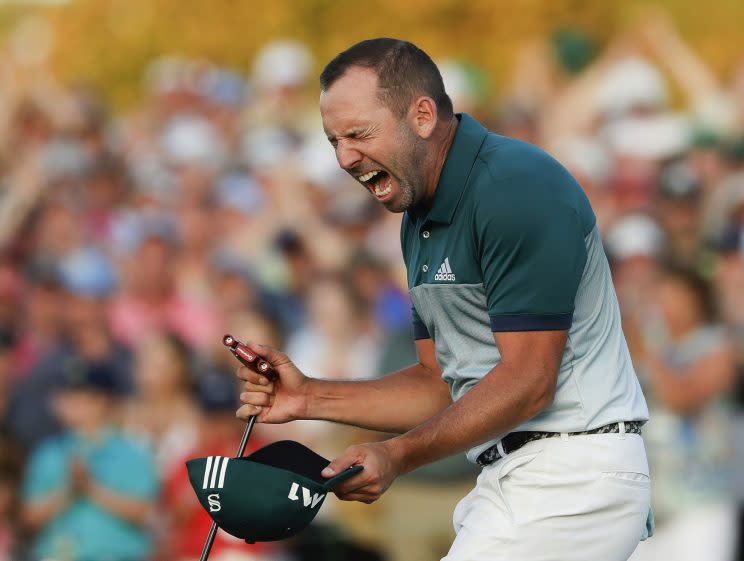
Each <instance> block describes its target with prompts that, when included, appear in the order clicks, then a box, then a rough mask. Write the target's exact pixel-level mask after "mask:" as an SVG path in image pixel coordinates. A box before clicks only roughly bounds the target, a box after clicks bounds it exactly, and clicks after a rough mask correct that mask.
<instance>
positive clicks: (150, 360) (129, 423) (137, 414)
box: [123, 333, 199, 474]
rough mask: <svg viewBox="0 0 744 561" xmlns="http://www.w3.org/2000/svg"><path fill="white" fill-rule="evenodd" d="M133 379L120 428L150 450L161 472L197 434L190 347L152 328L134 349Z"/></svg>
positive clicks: (193, 440)
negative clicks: (132, 391)
mask: <svg viewBox="0 0 744 561" xmlns="http://www.w3.org/2000/svg"><path fill="white" fill-rule="evenodd" d="M133 378H134V388H135V389H134V393H133V394H132V396H131V397H130V399H129V400H128V402H127V404H126V406H125V408H124V416H123V429H124V430H125V431H126V432H127V433H129V434H130V435H131V436H132V437H133V438H136V439H137V440H139V441H140V442H141V443H142V444H143V445H145V446H147V447H148V448H149V449H150V450H151V451H152V453H153V454H154V455H155V460H156V464H157V466H158V473H159V474H163V473H166V472H167V471H169V470H170V468H171V466H172V464H173V462H174V461H176V460H177V458H180V457H181V456H182V455H183V454H184V451H185V450H190V449H191V448H192V447H193V445H194V442H195V441H196V438H197V426H198V422H199V416H198V411H197V408H196V404H195V402H194V397H193V389H194V383H195V380H194V375H193V372H192V362H191V352H190V350H189V348H188V347H187V346H186V345H185V344H184V343H183V342H182V341H181V340H180V339H178V337H176V336H174V335H167V334H157V333H154V334H153V335H151V336H150V337H148V338H147V339H146V340H145V341H143V342H142V343H141V344H140V346H139V348H138V349H137V352H136V355H135V361H134V376H133Z"/></svg>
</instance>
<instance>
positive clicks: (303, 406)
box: [236, 342, 310, 423]
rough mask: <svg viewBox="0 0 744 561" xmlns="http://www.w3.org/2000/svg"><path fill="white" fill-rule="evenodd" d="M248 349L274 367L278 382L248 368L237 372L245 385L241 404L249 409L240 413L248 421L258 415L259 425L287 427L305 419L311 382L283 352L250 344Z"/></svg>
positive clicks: (245, 408) (241, 395) (242, 407)
mask: <svg viewBox="0 0 744 561" xmlns="http://www.w3.org/2000/svg"><path fill="white" fill-rule="evenodd" d="M246 346H248V348H250V349H251V350H252V351H253V352H254V353H256V354H257V355H258V356H260V357H261V358H263V359H264V360H266V361H268V362H269V364H271V366H273V367H274V370H275V372H276V375H277V376H276V379H274V380H270V379H268V378H267V377H266V376H264V375H263V374H259V373H257V372H255V371H254V370H251V369H250V368H248V367H246V366H241V367H239V368H238V369H237V376H238V378H240V379H241V380H244V381H245V384H244V391H243V393H241V394H240V401H241V402H243V403H244V404H245V405H243V406H241V407H240V409H238V411H237V412H236V416H237V417H239V418H240V419H243V420H244V421H247V420H248V418H249V417H250V416H252V415H257V416H258V417H257V418H256V421H258V422H259V423H286V422H288V421H294V420H296V419H303V418H305V417H304V415H305V413H306V412H307V399H308V397H307V394H308V387H309V382H310V379H309V378H308V377H307V376H305V375H304V374H303V373H302V372H300V371H299V369H298V368H297V367H296V366H295V365H294V364H293V363H292V361H291V360H289V357H287V355H285V354H284V353H282V352H279V351H277V350H274V349H272V348H271V347H267V346H266V345H259V344H256V343H252V342H248V343H246Z"/></svg>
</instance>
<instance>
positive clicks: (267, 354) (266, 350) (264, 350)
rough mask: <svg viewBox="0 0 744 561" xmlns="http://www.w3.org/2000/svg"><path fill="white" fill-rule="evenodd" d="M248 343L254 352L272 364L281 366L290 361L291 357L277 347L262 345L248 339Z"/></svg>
mask: <svg viewBox="0 0 744 561" xmlns="http://www.w3.org/2000/svg"><path fill="white" fill-rule="evenodd" d="M246 345H247V346H248V348H250V349H251V350H252V351H253V352H254V353H256V354H257V355H258V356H260V357H261V358H263V359H265V360H266V361H267V362H268V363H269V364H271V366H281V365H282V364H285V363H287V362H289V358H288V357H287V355H286V354H284V353H283V352H281V351H277V350H276V349H273V348H271V347H269V346H268V345H261V344H259V343H256V342H254V341H248V342H247V343H246Z"/></svg>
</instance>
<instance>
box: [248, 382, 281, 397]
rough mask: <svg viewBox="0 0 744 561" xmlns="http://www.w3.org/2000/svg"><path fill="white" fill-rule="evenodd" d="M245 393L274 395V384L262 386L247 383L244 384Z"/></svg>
mask: <svg viewBox="0 0 744 561" xmlns="http://www.w3.org/2000/svg"><path fill="white" fill-rule="evenodd" d="M243 391H246V392H258V393H271V394H273V393H274V384H268V385H266V386H261V385H258V384H252V383H251V382H246V383H245V384H243Z"/></svg>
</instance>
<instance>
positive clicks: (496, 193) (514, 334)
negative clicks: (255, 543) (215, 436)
mask: <svg viewBox="0 0 744 561" xmlns="http://www.w3.org/2000/svg"><path fill="white" fill-rule="evenodd" d="M320 86H321V96H320V111H321V115H322V118H323V127H324V129H325V133H326V135H327V137H328V140H329V142H330V143H331V145H332V146H333V149H334V150H335V152H336V157H337V159H338V163H339V165H340V166H341V167H342V168H343V169H344V170H345V171H347V172H348V173H349V174H350V175H352V176H353V177H354V178H355V179H356V180H357V181H358V182H359V184H360V185H361V187H362V188H364V189H366V190H367V191H368V192H369V193H370V196H372V197H374V198H375V199H377V201H379V203H380V204H382V205H384V206H385V208H387V209H388V210H389V211H391V212H400V213H403V220H402V226H401V241H402V249H403V256H404V259H405V262H406V265H407V270H408V285H409V292H410V296H411V300H412V302H413V331H414V334H415V338H416V348H417V351H418V362H417V363H416V364H413V365H411V366H409V367H408V368H405V369H403V370H401V371H399V372H396V373H394V374H390V375H388V376H386V377H384V378H381V379H379V380H372V381H363V382H343V381H327V380H320V379H310V378H308V377H306V376H305V375H303V373H302V372H300V371H299V370H298V369H297V368H296V367H295V366H294V365H293V364H292V362H291V360H290V358H288V357H287V356H286V355H285V354H283V353H281V352H279V351H278V350H274V349H271V348H268V347H265V346H262V345H259V344H256V343H251V344H250V346H251V348H252V349H253V350H255V352H256V353H258V354H259V355H261V356H263V357H264V358H265V359H266V360H268V361H269V362H270V363H271V364H272V365H273V366H274V367H275V369H276V371H277V372H278V374H279V378H278V380H276V381H275V382H273V383H271V382H269V381H268V380H266V379H265V378H263V377H262V376H260V375H259V374H256V373H254V372H252V371H250V370H249V369H247V368H240V369H239V370H238V376H239V377H240V378H241V379H243V380H245V391H244V392H243V393H242V394H241V401H242V402H243V403H244V405H243V406H241V408H240V409H239V410H238V416H239V417H241V418H248V417H249V416H250V415H254V414H256V415H258V421H259V422H264V423H285V422H288V421H292V420H295V419H325V420H329V421H335V422H339V423H345V424H349V425H354V426H359V427H364V428H369V429H374V430H379V431H385V432H390V433H397V434H398V436H395V437H394V438H391V439H389V440H386V441H383V442H375V443H370V444H363V445H358V446H352V447H350V448H348V449H347V450H346V451H345V452H344V453H343V454H341V455H340V456H338V457H337V458H335V459H334V460H333V461H332V462H331V464H330V465H329V466H328V468H326V470H324V472H323V475H324V476H326V477H330V476H332V475H333V474H335V473H338V472H339V471H341V470H343V469H345V468H347V467H349V466H352V465H363V466H364V470H363V471H362V472H361V473H359V474H358V475H356V476H354V477H352V478H350V479H349V480H347V481H346V482H345V483H344V484H342V485H341V486H340V487H339V488H338V489H337V491H336V494H337V495H338V496H339V497H340V498H341V499H344V500H353V501H362V502H366V503H371V502H373V501H375V500H376V499H378V498H379V497H380V495H381V494H382V493H384V492H385V490H386V489H387V488H388V487H389V486H390V484H391V483H392V482H393V481H394V480H395V478H396V477H398V476H399V475H401V474H404V473H406V472H409V471H411V470H413V469H416V468H417V467H419V466H422V465H424V464H427V463H429V462H433V461H435V460H438V459H440V458H443V457H445V456H449V455H451V454H455V453H458V452H463V451H465V452H466V453H467V457H468V458H469V459H470V460H471V461H472V462H475V463H477V464H479V465H480V466H482V471H481V473H480V475H479V477H478V480H477V483H476V485H475V488H474V489H473V490H472V491H471V492H470V493H469V494H468V495H467V496H465V497H464V498H463V499H462V500H461V501H460V503H459V504H458V505H457V507H456V509H455V512H454V525H455V530H456V532H457V537H456V539H455V541H454V543H453V544H452V547H451V549H450V551H449V553H448V555H447V556H446V557H445V558H444V559H445V561H497V560H510V561H513V560H519V561H529V560H537V559H541V560H548V559H550V560H560V561H578V560H586V561H597V560H602V561H615V560H617V561H620V560H625V559H627V558H628V557H629V556H630V554H631V553H632V552H633V550H634V549H635V547H636V545H637V544H638V542H639V540H641V539H644V538H645V537H647V536H648V534H649V532H650V530H651V523H650V516H649V501H650V493H651V490H650V480H649V472H648V465H647V461H646V454H645V450H644V446H643V441H642V439H641V436H640V432H641V426H642V425H643V423H644V422H645V421H646V420H647V415H648V412H647V408H646V403H645V400H644V397H643V394H642V392H641V389H640V386H639V384H638V380H637V378H636V375H635V373H634V371H633V366H632V364H631V360H630V355H629V352H628V348H627V345H626V342H625V338H624V336H623V332H622V329H621V325H620V312H619V308H618V303H617V298H616V295H615V291H614V288H613V285H612V280H611V277H610V271H609V267H608V264H607V259H606V257H605V254H604V251H603V249H602V242H601V240H600V236H599V232H598V230H597V227H596V220H595V216H594V213H593V211H592V209H591V206H590V205H589V202H588V201H587V198H586V197H585V195H584V193H583V191H582V189H581V187H580V186H579V185H578V184H577V183H576V181H575V180H574V179H573V177H571V175H570V174H569V173H568V172H567V171H566V170H565V169H564V168H563V167H562V166H561V165H560V164H559V163H557V162H556V161H555V160H553V159H552V158H551V157H550V156H548V155H547V154H546V153H545V152H543V151H542V150H540V149H539V148H536V147H534V146H532V145H529V144H526V143H524V142H520V141H517V140H514V139H510V138H506V137H503V136H499V135H496V134H493V133H490V132H488V131H487V130H486V129H485V128H484V127H483V126H482V125H480V124H479V123H478V122H477V121H475V120H474V119H473V118H472V117H470V116H468V115H467V114H454V113H453V110H452V103H451V101H450V99H449V98H448V96H447V94H446V93H445V91H444V86H443V84H442V79H441V76H440V74H439V71H438V70H437V67H436V66H435V65H434V63H433V62H432V60H431V59H430V58H429V56H427V55H426V53H424V52H423V51H422V50H420V49H419V48H417V47H416V46H415V45H413V44H411V43H409V42H406V41H400V40H396V39H373V40H368V41H363V42H361V43H358V44H356V45H354V46H352V47H350V48H349V49H348V50H346V51H344V52H342V53H340V54H339V55H338V56H336V58H334V59H333V60H332V61H331V62H330V63H329V64H328V65H327V66H326V68H325V69H324V70H323V73H322V74H321V76H320ZM350 374H351V373H350Z"/></svg>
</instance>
